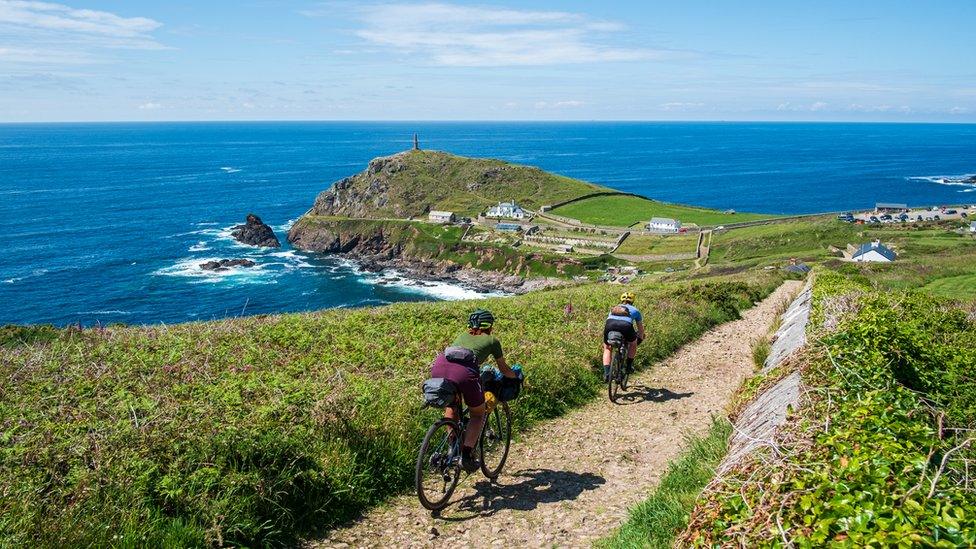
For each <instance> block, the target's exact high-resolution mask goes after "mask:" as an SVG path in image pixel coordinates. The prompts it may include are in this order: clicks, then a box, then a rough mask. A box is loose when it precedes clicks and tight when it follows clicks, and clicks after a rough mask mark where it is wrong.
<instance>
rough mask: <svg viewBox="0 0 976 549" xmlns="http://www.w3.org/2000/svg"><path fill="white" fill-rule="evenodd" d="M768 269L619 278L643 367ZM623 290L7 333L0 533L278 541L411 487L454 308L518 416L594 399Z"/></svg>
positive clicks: (761, 282)
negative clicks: (513, 392) (604, 334)
mask: <svg viewBox="0 0 976 549" xmlns="http://www.w3.org/2000/svg"><path fill="white" fill-rule="evenodd" d="M778 282H779V279H778V278H777V277H775V276H770V275H765V274H755V275H750V277H749V278H748V279H747V280H745V281H732V280H725V281H713V282H707V283H683V284H672V285H656V286H651V285H649V284H647V283H643V284H638V285H635V286H633V288H634V289H635V290H636V291H637V292H638V302H639V304H640V305H641V306H642V307H644V308H645V309H646V310H653V311H654V314H653V315H648V318H647V322H648V340H647V341H645V343H644V345H643V346H642V353H641V354H640V355H639V365H640V366H644V367H646V366H647V365H649V364H650V363H651V362H652V361H654V360H656V359H660V358H662V357H664V356H666V355H667V354H669V353H671V352H673V351H674V350H675V349H677V348H678V347H679V346H680V345H681V344H683V343H684V342H686V341H688V340H690V339H692V338H694V337H696V336H697V335H699V334H700V333H702V331H704V330H705V329H707V328H708V327H710V326H711V325H714V324H716V323H718V322H721V321H724V320H728V319H729V318H731V317H733V316H735V315H737V311H738V309H739V308H741V307H746V306H749V305H750V304H751V303H752V302H753V301H754V300H757V299H759V298H760V297H761V296H763V295H765V294H767V293H768V292H769V291H771V290H772V288H773V287H775V286H776V285H777V284H778ZM619 291H620V289H619V287H616V286H610V285H587V286H580V287H574V288H569V289H563V290H559V291H548V292H540V293H536V294H530V295H527V296H522V297H518V298H509V299H493V300H489V301H487V302H484V301H479V302H477V303H466V302H454V303H435V304H399V305H393V306H389V307H382V308H372V309H357V310H332V311H327V312H321V313H311V314H289V315H280V316H261V317H251V318H243V319H228V320H223V321H215V322H206V323H192V324H181V325H173V326H156V327H147V328H126V327H110V328H107V329H103V330H85V331H61V332H58V333H57V334H55V335H54V337H48V336H50V335H51V334H48V335H47V336H45V337H44V338H36V339H33V340H32V339H31V338H24V337H20V335H18V334H14V333H11V334H7V335H9V336H10V337H6V336H5V341H7V343H9V345H8V346H7V347H6V348H5V349H4V352H3V353H2V354H0V375H2V376H3V379H4V384H3V385H2V386H0V430H2V431H0V432H2V437H3V445H2V446H0V494H3V497H2V499H0V540H2V542H0V545H10V546H24V545H33V546H46V547H54V546H59V547H63V546H88V545H95V546H107V545H129V546H136V545H141V546H168V547H169V546H199V545H216V544H243V545H261V544H292V543H294V542H295V540H296V538H297V537H299V536H301V535H304V534H308V533H310V532H311V531H312V530H313V529H315V528H326V527H328V526H330V525H333V524H336V523H338V522H341V521H343V520H346V519H348V518H350V517H352V516H354V515H355V514H356V513H358V512H360V511H362V510H363V509H364V508H366V507H367V506H369V505H372V504H375V503H377V502H379V501H381V500H382V499H383V498H385V497H387V496H388V495H390V494H391V493H394V492H396V491H398V490H401V489H404V488H405V487H407V486H408V485H409V484H410V479H411V468H412V462H413V459H414V452H415V450H416V447H417V444H418V442H419V436H420V435H421V433H422V430H423V429H424V427H425V425H426V424H427V423H428V422H429V421H431V419H432V418H433V416H434V414H435V412H434V411H430V410H428V411H426V412H422V411H421V409H420V398H419V396H420V395H419V384H420V382H421V380H422V379H424V377H425V375H426V371H427V366H426V365H427V364H428V363H429V361H430V360H431V358H432V357H433V356H434V354H435V353H436V352H437V351H438V350H439V349H441V348H442V347H443V346H445V345H446V344H447V343H449V342H450V340H451V339H452V337H453V336H454V335H455V334H456V333H457V332H458V331H459V329H460V328H461V327H463V326H464V320H465V318H466V314H467V312H468V311H469V309H471V308H473V307H475V306H487V307H489V308H491V309H492V310H493V311H494V312H495V313H496V316H497V317H498V318H499V323H498V331H497V333H498V335H499V337H501V339H502V340H503V341H504V342H505V345H506V348H507V352H506V354H507V355H508V358H509V360H510V361H512V362H516V361H517V362H520V363H522V364H523V365H524V366H525V370H526V372H527V375H528V386H527V387H526V390H525V391H524V394H523V397H521V398H520V399H519V401H518V402H517V403H516V404H515V407H514V409H515V414H516V421H517V425H518V427H519V428H522V427H524V426H525V425H526V424H528V423H531V422H532V421H536V420H539V419H542V418H548V417H552V416H555V415H557V414H561V413H563V412H564V411H566V410H567V409H569V408H571V407H574V406H577V405H579V404H581V403H583V402H585V401H586V400H588V399H589V398H591V397H592V396H593V395H594V394H595V393H596V391H597V390H598V388H599V387H600V382H599V380H598V376H597V374H596V373H595V371H594V369H593V368H594V366H595V365H597V342H598V341H599V337H600V333H601V330H602V325H603V318H604V315H605V312H606V308H607V307H608V306H609V305H610V304H611V303H613V302H614V300H615V296H616V294H617V293H619ZM570 303H571V304H572V305H573V307H574V309H575V312H574V313H573V314H571V315H570V316H566V315H565V313H564V307H565V305H567V304H570ZM514 452H515V453H516V455H517V453H518V447H517V446H516V447H515V449H514Z"/></svg>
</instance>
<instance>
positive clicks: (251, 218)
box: [230, 214, 281, 248]
mask: <svg viewBox="0 0 976 549" xmlns="http://www.w3.org/2000/svg"><path fill="white" fill-rule="evenodd" d="M230 234H231V236H233V237H234V238H235V239H237V241H238V242H242V243H244V244H248V245H250V246H264V247H266V248H280V247H281V242H279V241H278V237H277V236H275V234H274V231H273V230H271V227H269V226H267V225H265V224H264V222H263V221H261V218H260V217H258V216H256V215H254V214H247V223H245V224H244V225H238V226H236V227H234V230H233V231H231V233H230Z"/></svg>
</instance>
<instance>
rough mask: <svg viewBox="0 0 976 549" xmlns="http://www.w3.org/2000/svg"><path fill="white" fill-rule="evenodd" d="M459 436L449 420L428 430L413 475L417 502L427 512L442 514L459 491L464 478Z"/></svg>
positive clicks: (456, 427)
mask: <svg viewBox="0 0 976 549" xmlns="http://www.w3.org/2000/svg"><path fill="white" fill-rule="evenodd" d="M460 436H461V430H460V429H459V428H458V425H457V423H455V422H453V421H451V420H449V419H441V420H439V421H437V422H436V423H434V424H433V425H431V426H430V429H427V434H426V435H425V436H424V442H423V443H422V444H421V445H420V451H419V452H418V453H417V466H416V470H415V475H414V479H415V483H416V488H417V498H418V499H420V504H421V505H423V506H424V508H425V509H429V510H431V511H440V510H441V509H443V508H444V507H447V503H448V502H449V501H450V499H451V495H452V494H453V493H454V489H455V488H456V487H457V483H458V479H459V478H460V476H461V456H460V454H459V452H460V448H461V444H460Z"/></svg>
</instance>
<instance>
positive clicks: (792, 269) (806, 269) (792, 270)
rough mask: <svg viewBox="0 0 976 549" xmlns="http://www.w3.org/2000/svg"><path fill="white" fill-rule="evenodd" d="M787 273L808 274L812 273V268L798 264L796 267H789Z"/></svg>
mask: <svg viewBox="0 0 976 549" xmlns="http://www.w3.org/2000/svg"><path fill="white" fill-rule="evenodd" d="M785 268H786V272H788V273H799V274H806V273H809V272H810V267H809V266H807V265H806V264H804V263H797V264H796V265H787V266H786V267H785Z"/></svg>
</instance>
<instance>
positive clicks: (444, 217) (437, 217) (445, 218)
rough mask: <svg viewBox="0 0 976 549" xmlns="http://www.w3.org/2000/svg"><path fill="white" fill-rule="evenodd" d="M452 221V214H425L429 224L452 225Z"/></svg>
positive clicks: (433, 212)
mask: <svg viewBox="0 0 976 549" xmlns="http://www.w3.org/2000/svg"><path fill="white" fill-rule="evenodd" d="M454 220H455V217H454V212H445V211H441V210H431V211H430V213H429V214H427V221H430V222H431V223H454Z"/></svg>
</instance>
